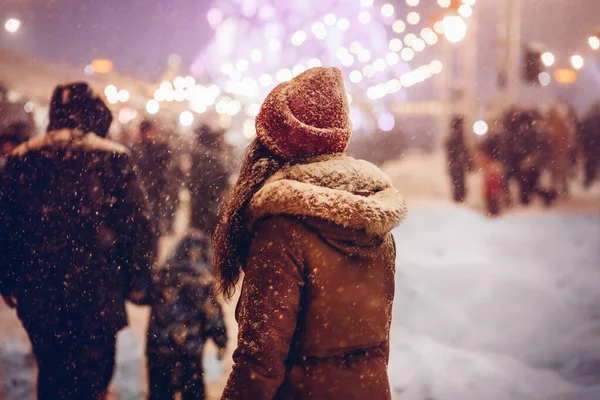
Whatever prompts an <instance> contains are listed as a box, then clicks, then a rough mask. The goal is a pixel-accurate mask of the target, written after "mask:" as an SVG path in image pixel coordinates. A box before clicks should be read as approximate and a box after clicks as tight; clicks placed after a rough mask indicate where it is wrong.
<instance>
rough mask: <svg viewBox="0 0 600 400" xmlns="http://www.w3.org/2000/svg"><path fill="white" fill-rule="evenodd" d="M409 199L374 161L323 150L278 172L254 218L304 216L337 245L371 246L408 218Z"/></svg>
mask: <svg viewBox="0 0 600 400" xmlns="http://www.w3.org/2000/svg"><path fill="white" fill-rule="evenodd" d="M406 212H407V211H406V204H405V202H404V199H403V198H402V195H400V193H399V192H398V191H397V190H396V189H395V188H394V187H393V186H392V184H391V181H390V179H389V177H388V176H387V175H385V174H384V173H383V172H382V171H381V170H379V168H377V167H376V166H374V165H373V164H371V163H369V162H367V161H363V160H356V159H353V158H351V157H348V156H346V155H343V154H337V155H332V156H321V157H317V158H314V159H311V160H309V162H308V163H305V164H297V165H293V166H291V167H288V168H285V169H283V170H282V171H279V172H278V173H276V174H275V175H273V176H272V177H271V178H270V179H268V180H267V182H266V183H265V184H264V185H263V187H262V188H261V189H260V190H259V191H258V192H257V193H256V194H255V195H254V197H253V198H252V200H251V201H250V204H249V206H248V217H249V222H250V224H251V225H252V224H254V223H255V222H256V221H258V220H260V219H262V218H265V217H268V216H275V215H290V216H297V217H301V218H302V219H303V220H304V221H305V223H306V224H307V225H308V226H309V228H312V229H313V230H315V231H317V232H319V234H320V235H321V236H322V237H324V238H325V239H328V240H331V241H332V242H336V247H337V246H349V248H348V249H347V251H345V252H352V251H351V249H350V248H351V247H353V246H354V247H356V246H359V247H368V246H371V245H376V244H378V243H380V242H381V240H382V238H383V237H384V236H385V235H387V234H388V233H389V232H390V231H391V230H392V229H394V228H395V227H396V226H398V224H399V223H400V222H401V221H402V220H403V219H404V217H405V215H406Z"/></svg>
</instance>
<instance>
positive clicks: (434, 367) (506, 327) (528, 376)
mask: <svg viewBox="0 0 600 400" xmlns="http://www.w3.org/2000/svg"><path fill="white" fill-rule="evenodd" d="M385 170H386V172H388V174H389V175H390V176H391V177H392V179H393V181H394V183H395V185H396V186H397V187H398V188H399V189H400V190H401V192H402V193H403V194H404V195H405V197H406V198H407V201H408V203H409V207H410V214H409V217H408V218H407V219H406V221H405V222H404V223H403V224H402V226H401V227H400V228H398V229H397V230H396V231H395V232H394V233H395V236H396V242H397V249H398V257H397V281H396V301H395V304H394V320H393V327H392V343H391V345H392V348H391V359H390V377H391V383H392V386H393V390H394V396H395V398H396V399H400V400H542V399H543V400H554V399H557V400H558V399H561V400H597V399H600V185H596V187H594V188H593V189H592V190H591V191H589V192H583V191H582V190H581V189H579V187H578V185H577V184H574V185H573V190H572V191H573V196H572V197H571V198H570V199H568V200H561V201H560V202H559V203H558V204H557V205H556V206H554V207H553V208H550V209H546V208H544V207H542V206H540V205H534V206H533V207H532V208H529V209H522V208H518V209H516V210H513V211H511V212H510V213H508V214H507V215H505V216H503V217H502V218H498V219H488V218H486V217H485V216H484V215H483V213H481V210H482V206H481V198H480V190H479V189H480V186H479V183H478V180H479V177H478V176H477V175H473V176H472V177H470V181H469V184H470V188H471V190H470V194H469V197H468V199H467V204H466V206H455V205H452V204H451V203H450V202H449V201H448V198H449V193H450V190H449V184H448V181H447V177H446V174H445V168H444V161H443V158H441V157H439V156H436V155H434V156H422V155H414V154H413V155H409V156H407V157H405V158H404V159H403V160H401V161H399V162H395V163H391V164H388V165H387V166H385ZM181 218H185V216H184V215H182V216H181ZM180 233H181V232H180ZM173 242H174V238H171V239H167V240H165V241H164V243H163V254H164V253H166V252H167V251H168V248H169V247H171V246H172V245H173ZM233 309H234V304H228V305H226V306H225V310H226V313H227V323H228V326H229V327H230V328H231V329H230V337H231V339H232V340H231V341H230V345H229V349H228V350H229V354H231V352H232V350H233V348H234V347H235V321H234V318H233ZM128 312H129V315H130V322H131V327H130V328H128V329H127V330H125V331H123V332H122V333H121V335H120V337H119V346H118V355H117V372H116V374H115V377H114V379H113V384H112V389H111V393H112V394H113V395H114V398H120V399H141V398H143V396H144V392H145V385H146V384H145V381H146V375H145V374H146V373H145V366H144V357H143V354H144V353H143V347H144V336H145V335H144V332H145V329H146V325H147V318H148V310H147V308H144V307H129V308H128ZM205 365H206V378H207V381H208V392H209V399H217V398H219V396H220V392H221V390H222V388H223V386H224V384H225V381H226V379H227V375H228V372H229V370H230V367H231V361H227V362H225V363H219V362H217V361H216V359H215V357H214V351H213V350H212V349H210V348H209V349H208V351H207V354H206V360H205ZM34 379H35V364H34V362H33V358H32V357H31V356H30V355H29V345H28V343H27V338H26V335H25V332H24V331H23V330H22V328H21V327H20V323H19V322H18V320H17V319H16V316H15V315H14V313H13V312H12V311H10V310H8V309H7V308H6V307H5V306H4V305H3V304H2V305H0V398H4V399H24V400H27V399H32V398H33V392H34V390H33V387H34ZM2 393H3V394H4V395H3V396H2Z"/></svg>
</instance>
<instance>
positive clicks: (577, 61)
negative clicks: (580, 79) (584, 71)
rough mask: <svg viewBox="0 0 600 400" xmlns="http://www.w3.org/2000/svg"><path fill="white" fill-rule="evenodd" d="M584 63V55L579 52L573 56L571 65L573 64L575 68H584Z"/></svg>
mask: <svg viewBox="0 0 600 400" xmlns="http://www.w3.org/2000/svg"><path fill="white" fill-rule="evenodd" d="M583 64H584V60H583V57H581V56H580V55H579V54H575V55H574V56H571V65H572V66H573V68H575V69H581V68H583Z"/></svg>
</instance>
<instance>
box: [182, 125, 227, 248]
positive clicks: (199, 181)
mask: <svg viewBox="0 0 600 400" xmlns="http://www.w3.org/2000/svg"><path fill="white" fill-rule="evenodd" d="M195 134H196V135H195V146H194V147H193V150H192V153H191V164H192V165H191V172H190V183H189V187H190V194H191V207H192V210H191V212H192V215H191V218H190V227H191V228H192V229H197V230H199V231H201V232H204V233H205V234H207V235H208V236H209V237H210V236H212V235H213V233H214V230H215V227H216V226H217V222H218V220H219V210H220V206H221V202H222V201H223V197H224V196H225V194H226V192H227V190H228V188H229V175H230V168H229V165H228V160H227V152H228V148H227V145H226V144H225V141H224V138H223V136H224V132H222V131H216V130H212V129H211V128H209V127H208V126H207V125H202V126H200V127H198V128H197V129H196V132H195Z"/></svg>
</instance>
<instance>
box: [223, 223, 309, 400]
mask: <svg viewBox="0 0 600 400" xmlns="http://www.w3.org/2000/svg"><path fill="white" fill-rule="evenodd" d="M292 224H293V222H291V221H290V220H288V219H286V218H285V217H274V218H270V219H267V220H265V221H263V222H262V224H261V225H260V226H259V228H258V230H257V232H256V236H255V239H254V241H253V243H252V245H251V248H250V253H249V257H248V260H247V263H246V268H245V270H244V272H245V276H244V283H243V286H242V292H241V297H240V302H239V304H238V314H237V319H238V323H239V333H238V347H237V349H236V350H235V352H234V355H233V361H234V365H233V371H232V372H231V375H230V376H229V380H228V382H227V386H226V388H225V391H224V393H223V397H222V399H236V400H243V399H249V400H250V399H252V400H268V399H273V398H274V396H275V395H276V393H277V390H278V389H279V386H280V385H281V384H282V382H283V380H284V377H285V372H286V361H287V358H288V353H289V350H290V345H291V343H292V338H293V336H294V332H295V330H296V321H297V316H298V312H299V310H300V299H301V292H302V289H303V286H304V279H303V275H302V269H303V263H302V262H301V258H300V257H298V256H297V255H296V254H294V251H293V250H294V249H293V247H292V246H293V243H294V240H293V238H292V233H291V232H290V230H291V225H292Z"/></svg>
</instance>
